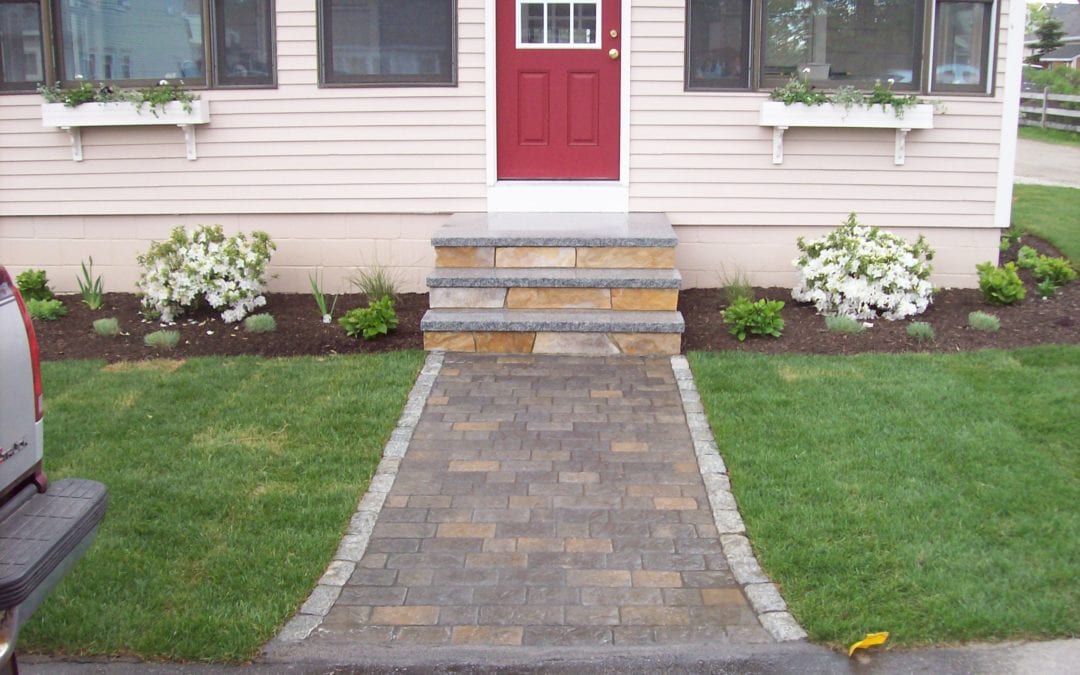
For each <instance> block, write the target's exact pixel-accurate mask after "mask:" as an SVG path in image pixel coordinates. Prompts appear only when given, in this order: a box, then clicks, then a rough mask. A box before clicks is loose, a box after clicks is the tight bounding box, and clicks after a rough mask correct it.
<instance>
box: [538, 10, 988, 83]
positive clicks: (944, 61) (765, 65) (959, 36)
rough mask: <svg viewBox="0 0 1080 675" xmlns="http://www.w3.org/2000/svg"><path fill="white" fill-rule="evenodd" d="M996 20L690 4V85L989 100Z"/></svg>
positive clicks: (984, 14)
mask: <svg viewBox="0 0 1080 675" xmlns="http://www.w3.org/2000/svg"><path fill="white" fill-rule="evenodd" d="M525 1H526V2H529V1H531V0H525ZM996 17H997V2H996V0H687V3H686V67H685V81H686V88H687V89H688V90H711V89H715V90H726V89H750V88H753V87H760V88H762V89H771V88H772V87H775V86H777V85H780V84H783V83H784V82H785V81H786V80H787V79H788V78H789V77H792V76H798V77H804V78H806V79H808V80H809V81H810V82H811V83H813V84H815V85H817V86H818V87H820V88H822V89H835V88H837V87H841V86H853V87H857V88H860V89H869V88H870V87H871V86H872V85H873V84H874V82H875V81H881V82H885V81H887V80H892V87H893V88H894V89H896V90H910V91H942V92H946V91H947V92H970V93H989V92H990V89H991V84H992V83H991V77H992V76H993V67H992V62H991V59H992V58H993V55H994V47H993V45H994V40H993V30H994V25H995V20H996ZM931 28H932V30H931Z"/></svg>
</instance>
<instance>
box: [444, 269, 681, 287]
mask: <svg viewBox="0 0 1080 675" xmlns="http://www.w3.org/2000/svg"><path fill="white" fill-rule="evenodd" d="M681 283H682V275H681V274H679V272H678V270H673V269H641V268H625V269H589V268H580V267H441V268H437V269H436V270H435V271H434V272H432V273H431V274H429V275H428V278H427V285H428V287H429V288H676V289H677V288H679V287H680V285H681Z"/></svg>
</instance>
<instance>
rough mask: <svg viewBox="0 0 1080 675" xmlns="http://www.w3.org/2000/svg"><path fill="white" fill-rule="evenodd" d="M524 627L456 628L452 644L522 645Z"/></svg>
mask: <svg viewBox="0 0 1080 675" xmlns="http://www.w3.org/2000/svg"><path fill="white" fill-rule="evenodd" d="M524 634H525V628H524V627H523V626H454V629H453V634H452V637H451V642H452V643H453V644H456V645H497V646H513V645H520V644H521V638H522V637H523V636H524Z"/></svg>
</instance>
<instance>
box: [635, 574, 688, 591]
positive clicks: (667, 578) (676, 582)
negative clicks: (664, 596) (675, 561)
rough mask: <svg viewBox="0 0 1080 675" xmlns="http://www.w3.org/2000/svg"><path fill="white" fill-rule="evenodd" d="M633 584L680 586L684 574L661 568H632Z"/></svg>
mask: <svg viewBox="0 0 1080 675" xmlns="http://www.w3.org/2000/svg"><path fill="white" fill-rule="evenodd" d="M631 577H632V580H633V584H634V586H636V587H641V588H680V587H682V575H681V574H679V573H678V572H665V571H660V570H632V571H631Z"/></svg>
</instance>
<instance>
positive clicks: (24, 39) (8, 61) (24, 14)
mask: <svg viewBox="0 0 1080 675" xmlns="http://www.w3.org/2000/svg"><path fill="white" fill-rule="evenodd" d="M44 78H45V60H44V58H43V52H42V43H41V7H40V3H39V2H38V0H31V1H29V2H27V1H26V0H22V1H19V2H11V1H10V0H0V91H4V90H8V91H20V90H22V91H26V90H30V91H33V90H34V88H35V87H37V85H38V84H40V83H41V82H43V81H44Z"/></svg>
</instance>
